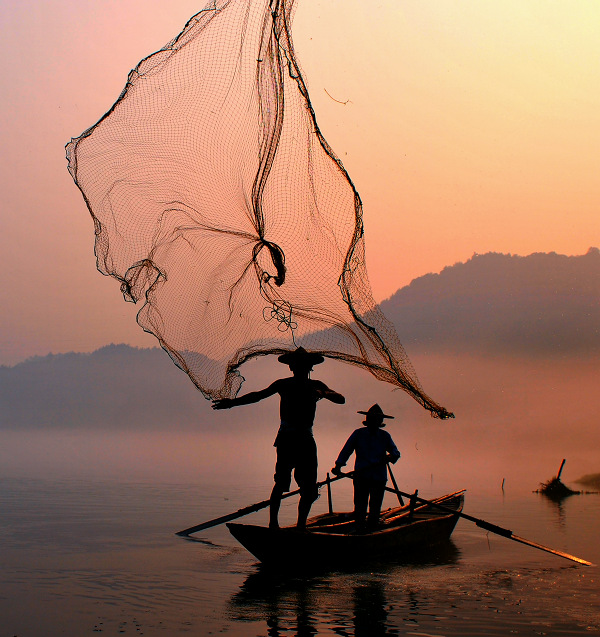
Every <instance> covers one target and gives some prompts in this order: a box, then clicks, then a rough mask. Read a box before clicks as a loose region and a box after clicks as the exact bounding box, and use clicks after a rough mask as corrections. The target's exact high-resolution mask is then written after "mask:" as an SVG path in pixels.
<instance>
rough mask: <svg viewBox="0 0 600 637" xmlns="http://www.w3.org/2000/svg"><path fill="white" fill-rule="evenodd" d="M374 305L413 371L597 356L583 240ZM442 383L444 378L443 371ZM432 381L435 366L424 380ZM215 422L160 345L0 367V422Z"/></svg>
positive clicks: (263, 376)
mask: <svg viewBox="0 0 600 637" xmlns="http://www.w3.org/2000/svg"><path fill="white" fill-rule="evenodd" d="M381 307H382V309H383V311H384V313H385V314H386V315H387V317H388V318H389V319H390V320H392V321H393V322H394V324H395V325H396V328H397V330H398V333H399V335H400V338H401V340H402V342H403V343H404V345H405V346H406V348H407V350H408V353H409V355H415V357H416V358H418V359H419V365H418V370H417V371H418V373H419V374H421V370H423V369H424V368H426V367H427V363H426V361H427V360H428V357H429V359H431V360H433V357H432V356H431V355H434V354H435V355H436V356H439V355H444V354H446V353H450V354H452V357H454V358H457V357H460V356H461V355H463V361H465V365H467V364H470V363H467V362H466V361H467V358H468V356H469V355H476V356H478V357H481V356H483V357H487V356H489V357H493V356H499V355H501V354H509V355H514V356H520V357H522V358H523V359H530V360H531V359H533V358H536V357H540V356H542V357H547V356H550V357H556V356H562V357H570V358H572V359H575V358H577V357H581V356H586V357H587V358H588V359H589V355H590V354H591V355H597V354H598V353H600V251H599V250H598V249H597V248H590V250H589V251H588V252H587V254H585V255H582V256H574V257H570V256H564V255H558V254H555V253H549V254H546V253H541V254H532V255H530V256H526V257H519V256H512V255H506V254H496V253H489V254H483V255H474V256H473V257H472V258H471V259H469V260H468V261H467V262H466V263H458V264H455V265H453V266H450V267H447V268H445V269H444V270H443V271H442V272H440V273H439V274H427V275H425V276H423V277H420V278H418V279H415V280H414V281H412V283H411V284H410V285H408V286H406V287H404V288H402V289H400V290H398V291H397V292H396V293H395V294H394V295H392V296H391V297H390V298H389V299H387V300H386V301H384V302H383V303H382V304H381ZM264 363H267V366H266V367H265V366H264V365H263V366H262V367H261V366H260V365H259V366H258V367H256V368H252V371H251V375H250V374H247V375H248V378H249V381H248V382H249V383H250V382H251V381H250V379H252V383H253V384H254V385H256V386H253V387H250V386H244V387H243V388H242V392H246V391H250V390H251V389H258V388H261V387H265V386H267V385H268V384H269V383H270V382H271V381H272V380H273V379H274V378H276V377H277V376H278V375H281V374H282V371H283V370H282V369H281V366H280V365H279V364H277V362H276V361H275V362H273V364H272V365H271V364H268V363H269V361H264ZM263 368H264V369H263ZM261 370H262V371H261ZM265 370H266V371H265ZM241 371H242V373H244V372H245V371H246V370H244V369H242V370H241ZM323 371H325V370H323ZM354 371H356V370H354ZM286 372H287V369H286V370H285V372H284V374H283V375H285V373H286ZM257 373H258V376H257ZM320 373H321V370H319V374H320ZM475 376H477V374H476V375H475ZM359 377H360V379H361V381H360V383H359V384H360V387H358V386H357V387H355V385H356V382H357V381H356V380H352V379H353V378H354V379H356V376H352V370H350V369H349V368H347V366H344V365H341V364H340V365H338V366H337V367H336V377H335V378H333V379H332V380H331V382H332V385H334V386H335V387H336V388H339V386H340V384H341V385H343V387H342V389H343V391H345V392H347V395H349V396H352V394H355V395H359V394H361V392H362V393H365V392H366V394H368V396H367V395H365V397H364V403H365V404H366V403H367V402H368V401H369V399H370V396H371V394H372V393H373V389H368V388H371V387H372V386H374V385H376V382H375V381H374V380H373V383H370V382H369V381H370V379H371V377H370V375H368V374H367V375H366V377H365V375H364V374H362V375H360V374H359ZM423 380H424V378H423ZM432 381H433V382H432ZM439 382H440V384H441V386H442V387H444V386H447V385H448V378H447V377H445V378H444V379H440V381H439ZM482 382H483V380H482ZM436 384H437V378H436V373H435V372H434V371H432V373H431V375H430V379H428V383H427V387H430V386H431V385H434V389H435V385H436ZM379 385H382V384H381V383H379ZM363 390H364V391H363ZM457 391H458V389H457ZM469 400H472V397H469ZM452 406H453V405H451V407H452ZM271 412H272V413H271ZM240 416H241V414H240V413H239V412H236V410H233V411H232V412H228V411H226V412H220V415H219V423H220V425H232V426H233V425H235V423H236V422H237V421H238V420H239V419H240ZM244 419H245V420H246V425H247V426H250V423H251V422H252V423H254V425H253V426H264V424H265V423H266V422H267V421H269V422H270V421H271V420H276V419H277V416H276V404H275V403H273V405H265V406H264V407H261V410H258V411H256V410H254V411H252V410H248V411H246V412H244ZM213 420H214V415H213V412H212V410H211V408H210V402H209V401H207V400H205V399H204V398H203V396H202V394H201V393H200V392H199V391H198V390H197V389H196V388H195V387H194V386H193V384H192V383H191V382H190V381H189V380H188V378H187V377H186V376H185V374H184V373H183V372H182V371H181V370H179V369H177V368H176V367H175V365H173V363H172V361H171V360H170V358H169V356H168V355H167V354H166V353H165V352H164V351H163V350H161V349H159V348H150V349H138V348H134V347H130V346H128V345H109V346H106V347H103V348H101V349H99V350H97V351H95V352H93V353H91V354H82V353H69V354H57V355H52V354H51V355H48V356H44V357H35V358H32V359H29V360H26V361H24V362H22V363H20V364H18V365H15V366H13V367H0V427H1V428H19V427H28V426H35V427H45V426H48V427H55V426H64V427H81V426H87V427H94V428H114V427H118V428H125V429H138V428H153V427H154V428H164V427H173V428H174V429H181V428H198V427H200V428H202V427H213V425H212V424H211V423H212V422H213ZM255 421H256V422H255ZM261 423H262V425H261Z"/></svg>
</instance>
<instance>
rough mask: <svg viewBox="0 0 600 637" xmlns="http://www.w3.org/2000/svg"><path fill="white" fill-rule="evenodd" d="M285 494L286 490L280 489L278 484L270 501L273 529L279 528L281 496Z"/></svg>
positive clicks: (270, 522) (270, 516)
mask: <svg viewBox="0 0 600 637" xmlns="http://www.w3.org/2000/svg"><path fill="white" fill-rule="evenodd" d="M283 493H284V490H283V489H281V488H280V487H278V486H277V484H276V485H275V486H274V487H273V490H272V491H271V498H270V500H269V528H271V529H278V528H279V520H278V516H279V507H280V506H281V496H282V495H283Z"/></svg>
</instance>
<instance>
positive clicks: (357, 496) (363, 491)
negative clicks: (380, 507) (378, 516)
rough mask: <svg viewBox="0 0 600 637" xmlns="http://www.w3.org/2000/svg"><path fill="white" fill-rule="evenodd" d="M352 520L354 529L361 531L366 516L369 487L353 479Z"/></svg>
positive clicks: (361, 481) (359, 480)
mask: <svg viewBox="0 0 600 637" xmlns="http://www.w3.org/2000/svg"><path fill="white" fill-rule="evenodd" d="M353 483H354V520H355V521H356V528H357V529H358V530H363V529H364V527H365V517H366V515H367V503H368V501H369V486H368V484H366V483H365V481H364V480H361V479H357V478H354V479H353Z"/></svg>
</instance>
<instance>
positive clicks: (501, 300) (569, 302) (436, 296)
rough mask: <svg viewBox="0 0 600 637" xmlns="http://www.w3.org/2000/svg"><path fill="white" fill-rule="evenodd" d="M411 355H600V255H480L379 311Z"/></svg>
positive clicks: (419, 283) (594, 251) (416, 284)
mask: <svg viewBox="0 0 600 637" xmlns="http://www.w3.org/2000/svg"><path fill="white" fill-rule="evenodd" d="M381 309H382V310H383V312H384V314H385V315H386V316H387V317H388V319H390V320H391V321H392V322H393V323H394V325H395V326H396V329H397V330H398V333H399V335H400V340H401V341H402V343H403V344H404V345H405V346H406V347H407V349H408V351H409V353H410V352H411V351H414V350H420V351H425V352H431V353H433V352H436V351H440V350H452V351H456V352H476V353H492V354H493V353H514V354H517V355H519V354H521V355H531V354H542V355H562V354H564V355H572V354H585V353H589V352H598V351H600V251H599V250H598V248H590V249H589V250H588V252H587V254H585V255H582V256H564V255H560V254H556V253H553V252H551V253H536V254H531V255H529V256H526V257H521V256H515V255H507V254H497V253H488V254H475V255H473V257H472V258H471V259H469V260H468V261H467V262H466V263H457V264H455V265H453V266H450V267H447V268H444V270H442V272H440V273H439V274H427V275H425V276H422V277H419V278H418V279H415V280H414V281H412V282H411V284H410V285H408V286H406V287H404V288H402V289H400V290H398V291H397V292H396V293H395V294H393V295H392V296H391V297H390V298H389V299H387V300H386V301H384V302H382V303H381Z"/></svg>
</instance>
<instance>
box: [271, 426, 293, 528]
mask: <svg viewBox="0 0 600 637" xmlns="http://www.w3.org/2000/svg"><path fill="white" fill-rule="evenodd" d="M276 444H277V447H276V448H277V462H276V463H275V475H274V476H273V479H274V480H275V486H274V487H273V490H272V491H271V498H270V502H269V527H270V528H272V529H278V528H279V520H278V516H279V507H280V506H281V496H282V495H283V494H284V493H285V492H286V491H289V490H290V485H291V483H292V468H293V465H292V462H291V461H290V457H289V455H290V454H289V449H288V448H287V445H286V444H285V443H282V442H280V441H279V436H278V438H277V441H276Z"/></svg>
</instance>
